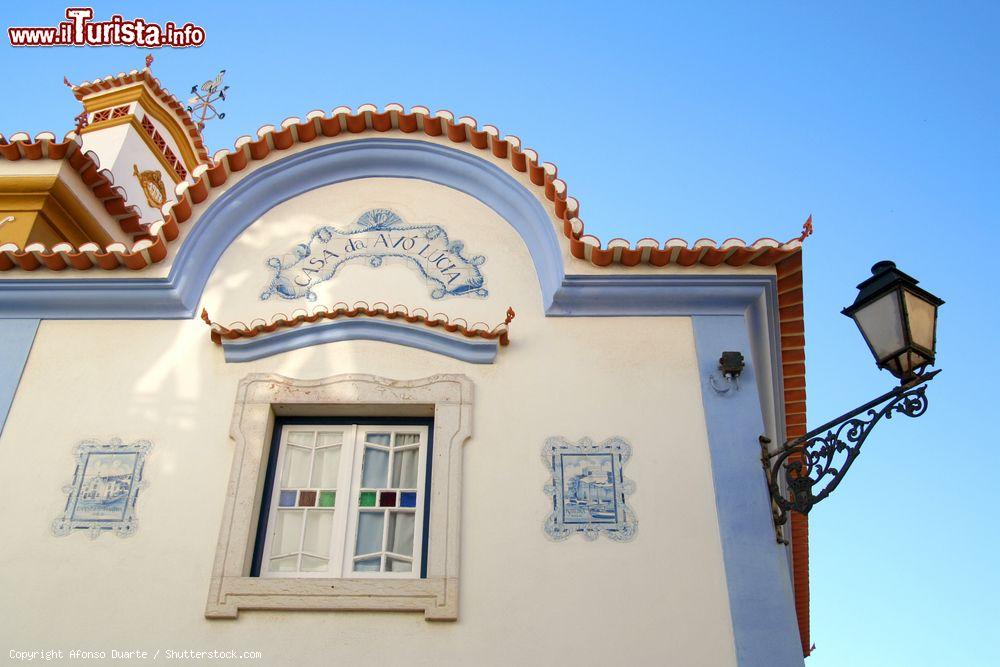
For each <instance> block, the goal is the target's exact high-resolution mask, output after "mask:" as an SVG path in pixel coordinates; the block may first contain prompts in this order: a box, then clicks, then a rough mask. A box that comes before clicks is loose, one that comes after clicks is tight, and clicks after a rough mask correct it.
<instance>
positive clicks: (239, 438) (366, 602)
mask: <svg viewBox="0 0 1000 667" xmlns="http://www.w3.org/2000/svg"><path fill="white" fill-rule="evenodd" d="M472 406H473V383H472V381H471V380H470V379H469V378H468V377H466V376H465V375H461V374H441V375H433V376H431V377H427V378H421V379H418V380H392V379H387V378H382V377H377V376H374V375H364V374H349V375H337V376H333V377H329V378H324V379H321V380H297V379H292V378H287V377H283V376H280V375H274V374H268V373H253V374H250V375H247V376H246V377H244V378H243V379H242V380H241V382H240V384H239V388H238V390H237V394H236V404H235V406H234V410H233V420H232V425H231V427H230V437H231V438H232V439H233V441H234V442H235V449H234V451H233V465H232V471H231V473H230V479H229V485H228V487H227V493H226V502H225V507H224V510H223V516H222V525H221V527H220V531H219V541H218V544H217V546H216V553H215V564H214V566H213V568H212V577H211V581H210V584H209V595H208V601H207V603H206V606H205V616H206V617H208V618H236V617H237V616H238V614H239V610H240V609H272V610H280V609H331V610H367V611H372V610H385V611H422V612H423V613H424V618H426V619H427V620H447V621H453V620H457V619H458V584H459V556H460V553H459V552H460V549H459V545H460V539H459V532H460V528H461V506H460V505H461V495H462V489H461V480H462V446H463V445H464V443H465V442H466V441H467V440H468V439H469V437H470V436H471V435H472ZM284 416H308V417H338V418H345V417H350V418H352V420H353V419H357V422H358V423H363V421H364V418H365V417H368V416H373V417H389V416H391V417H398V418H399V419H400V420H404V421H405V419H406V418H409V417H432V418H433V427H432V428H433V435H432V436H430V440H431V441H432V442H433V449H432V453H431V458H432V460H431V462H430V465H429V467H428V466H427V465H426V464H425V465H422V466H421V467H420V469H421V470H424V471H426V470H428V469H429V470H430V473H431V481H430V485H426V484H425V486H424V487H423V488H425V489H428V490H427V491H426V493H427V494H428V495H427V499H426V506H427V516H426V517H425V520H426V521H427V523H428V532H427V563H426V565H425V569H426V577H420V578H395V577H385V576H380V577H359V576H355V575H357V574H358V573H352V576H350V577H253V576H250V570H251V566H252V561H253V551H254V545H255V543H256V538H257V527H258V525H257V524H258V521H259V519H260V507H261V500H262V497H263V486H264V477H265V473H266V470H267V460H268V452H269V448H270V446H271V441H272V436H273V431H274V426H275V418H276V417H284ZM407 428H410V427H407ZM220 444H224V443H220ZM338 495H339V491H338ZM418 504H421V503H418ZM422 533H423V531H421V534H422ZM262 569H263V567H262Z"/></svg>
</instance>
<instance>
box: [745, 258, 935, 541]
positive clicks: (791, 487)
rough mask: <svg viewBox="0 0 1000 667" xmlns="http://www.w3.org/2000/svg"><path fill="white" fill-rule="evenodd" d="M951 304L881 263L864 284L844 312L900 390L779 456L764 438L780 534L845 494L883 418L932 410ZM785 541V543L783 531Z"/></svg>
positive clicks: (787, 447) (792, 444)
mask: <svg viewBox="0 0 1000 667" xmlns="http://www.w3.org/2000/svg"><path fill="white" fill-rule="evenodd" d="M943 303H944V301H942V300H941V299H939V298H938V297H936V296H934V295H933V294H931V293H930V292H928V291H926V290H924V289H921V288H920V287H917V281H916V280H915V279H914V278H912V277H910V276H908V275H907V274H905V273H903V272H902V271H900V270H899V269H897V268H896V265H895V264H894V263H892V262H885V261H884V262H879V263H877V264H876V265H875V266H873V267H872V276H871V278H868V279H867V280H865V281H864V282H862V283H861V284H860V285H858V297H857V299H855V301H854V303H853V304H851V305H850V306H848V307H847V308H845V309H844V310H843V311H842V312H843V314H844V315H846V316H848V317H850V318H851V319H853V320H854V322H855V323H856V324H857V325H858V329H859V330H860V331H861V335H862V336H864V339H865V342H866V343H868V348H869V349H870V350H871V353H872V355H873V356H874V357H875V363H876V364H877V365H878V367H879V368H881V369H885V370H887V371H889V372H890V373H892V374H893V375H894V376H896V377H897V378H898V379H899V386H898V387H896V388H894V389H892V390H890V391H888V392H886V393H885V394H882V395H881V396H879V397H878V398H876V399H874V400H871V401H869V402H867V403H865V404H864V405H862V406H860V407H858V408H856V409H854V410H852V411H851V412H848V413H846V414H844V415H841V416H840V417H837V418H836V419H833V420H831V421H828V422H827V423H825V424H823V425H822V426H820V427H818V428H815V429H813V430H812V431H809V432H808V433H806V434H805V435H803V436H802V437H799V438H795V439H793V440H789V441H788V442H786V443H785V444H784V445H782V446H781V447H779V448H777V449H775V450H774V451H771V449H770V448H769V445H770V443H771V440H770V439H769V438H767V437H765V436H761V437H760V444H761V454H762V455H761V460H762V463H763V465H764V471H765V474H766V475H767V484H768V489H769V490H770V493H771V500H772V505H773V510H774V519H775V525H776V527H777V528H778V529H779V530H780V527H781V526H782V525H784V523H785V522H786V521H787V520H788V512H789V511H794V512H799V513H801V514H808V513H809V510H811V509H812V508H813V506H814V505H816V503H818V502H819V501H821V500H823V499H824V498H826V497H827V496H828V495H830V493H832V492H833V490H834V489H836V488H837V485H838V484H840V481H841V480H842V479H843V478H844V475H845V474H846V473H847V470H848V469H849V468H850V467H851V464H852V463H853V462H854V459H856V458H857V457H858V454H860V453H861V445H862V444H864V441H865V439H866V438H867V437H868V434H869V433H871V431H872V428H874V426H875V424H877V423H878V422H879V421H880V420H881V419H882V418H883V417H885V418H886V419H891V418H892V416H893V415H894V414H903V415H906V416H907V417H919V416H920V415H922V414H924V412H926V411H927V397H926V395H925V394H924V390H925V389H926V388H927V386H926V385H927V383H928V382H930V381H931V380H932V379H934V376H936V375H937V374H938V373H940V370H935V371H928V370H927V367H928V366H931V365H933V363H934V355H935V348H936V345H937V333H936V332H937V309H938V306H941V305H942V304H943ZM778 540H779V541H780V542H785V540H784V539H783V538H782V537H781V535H780V532H779V535H778Z"/></svg>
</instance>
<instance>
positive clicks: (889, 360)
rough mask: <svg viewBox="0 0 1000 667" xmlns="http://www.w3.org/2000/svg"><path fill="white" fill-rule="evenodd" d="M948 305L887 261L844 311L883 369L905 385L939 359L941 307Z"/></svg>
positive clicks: (859, 289)
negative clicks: (938, 311)
mask: <svg viewBox="0 0 1000 667" xmlns="http://www.w3.org/2000/svg"><path fill="white" fill-rule="evenodd" d="M943 303H944V301H942V300H941V299H939V298H938V297H936V296H934V295H933V294H931V293H930V292H928V291H927V290H924V289H921V288H920V287H917V280H916V279H915V278H913V277H912V276H909V275H907V274H905V273H903V272H902V271H900V270H899V269H897V268H896V265H895V264H894V263H893V262H888V261H882V262H879V263H878V264H876V265H875V266H873V267H872V277H871V278H869V279H868V280H865V281H864V282H863V283H861V284H860V285H858V298H857V299H855V300H854V303H853V304H851V305H850V306H848V307H847V308H845V309H844V310H843V311H842V312H843V314H844V315H847V316H848V317H850V318H851V319H853V320H854V321H855V322H856V323H857V325H858V328H859V329H860V330H861V335H863V336H864V337H865V342H867V343H868V347H869V348H870V349H871V351H872V354H873V355H874V356H875V362H876V363H877V364H878V367H879V368H884V369H886V370H888V371H889V372H890V373H892V374H893V375H895V376H896V377H897V378H899V379H900V381H901V382H902V383H904V384H905V383H907V382H909V381H911V380H913V379H915V378H916V377H918V376H919V375H920V374H921V373H922V372H923V371H924V369H925V368H926V367H927V366H929V365H931V364H933V363H934V351H935V347H936V345H937V309H938V306H940V305H942V304H943Z"/></svg>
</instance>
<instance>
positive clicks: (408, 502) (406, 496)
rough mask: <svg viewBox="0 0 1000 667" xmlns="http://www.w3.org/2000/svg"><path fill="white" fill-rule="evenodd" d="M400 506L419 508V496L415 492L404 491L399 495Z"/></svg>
mask: <svg viewBox="0 0 1000 667" xmlns="http://www.w3.org/2000/svg"><path fill="white" fill-rule="evenodd" d="M399 506H400V507H416V506H417V494H416V493H414V492H413V491H403V492H402V493H401V494H399Z"/></svg>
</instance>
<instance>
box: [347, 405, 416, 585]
mask: <svg viewBox="0 0 1000 667" xmlns="http://www.w3.org/2000/svg"><path fill="white" fill-rule="evenodd" d="M357 426H358V435H357V442H356V444H355V447H354V466H353V467H354V470H353V475H352V477H351V497H350V505H349V508H350V509H349V514H348V521H347V539H346V540H345V541H344V548H343V554H344V558H343V570H342V572H341V575H342V576H344V577H355V578H358V579H368V578H379V579H416V578H419V577H420V567H421V564H422V558H421V552H422V550H423V546H424V542H423V532H424V519H425V517H424V508H423V505H424V490H425V488H426V484H427V477H426V473H427V437H428V428H427V427H426V426H406V425H393V426H371V425H368V424H358V425H357ZM383 431H390V432H391V433H392V434H393V435H392V437H393V438H395V436H396V434H397V433H399V432H405V431H410V432H413V431H419V432H420V434H421V441H420V444H419V448H420V449H419V454H418V455H417V488H416V492H417V503H416V506H415V507H414V512H413V514H414V517H415V521H414V526H413V556H412V561H411V562H412V563H413V565H412V566H411V568H410V571H409V572H389V571H379V572H366V571H358V570H355V569H354V568H353V567H352V566H353V564H354V561H355V560H357V559H358V555H357V554H356V553H355V546H356V541H357V536H358V524H359V522H360V514H361V513H362V512H377V511H380V510H381V511H382V512H383V514H384V513H385V509H384V508H381V507H378V506H377V505H376V507H375V508H374V509H362V508H361V507H360V503H361V493H362V488H367V487H362V486H361V476H362V473H363V468H364V465H363V464H364V453H365V446H366V442H367V438H365V437H364V435H367V433H372V432H376V433H377V432H383ZM363 434H364V435H363ZM393 449H394V447H391V448H390V455H389V462H388V464H387V474H388V475H389V478H390V480H391V478H392V457H393V454H392V450H393ZM397 493H401V492H400V491H397ZM376 502H377V500H376ZM388 530H389V522H388V521H385V520H383V522H382V544H383V545H385V544H386V542H387V537H388ZM379 557H380V560H381V565H382V566H384V565H385V561H386V554H385V553H384V551H383V552H382V553H380V556H379Z"/></svg>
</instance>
